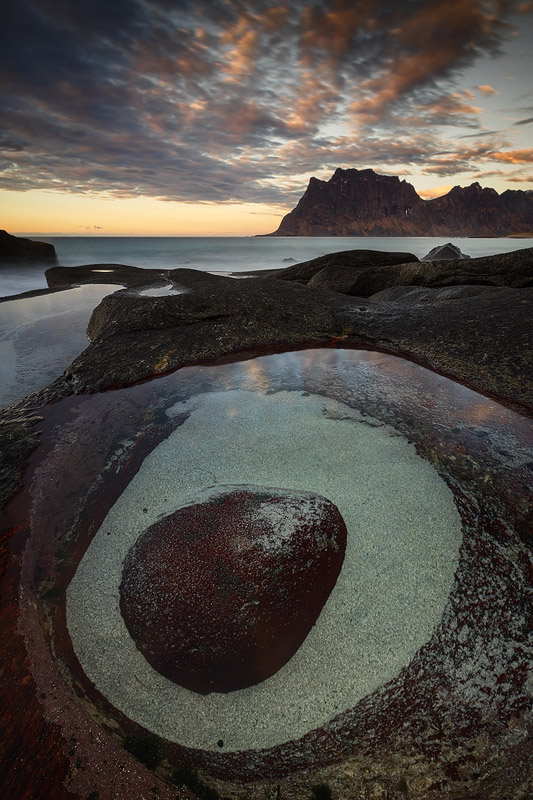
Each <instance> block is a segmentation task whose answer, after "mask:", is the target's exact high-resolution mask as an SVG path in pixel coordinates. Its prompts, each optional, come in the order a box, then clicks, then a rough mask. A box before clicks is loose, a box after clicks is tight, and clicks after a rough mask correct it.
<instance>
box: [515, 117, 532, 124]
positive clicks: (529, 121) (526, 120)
mask: <svg viewBox="0 0 533 800" xmlns="http://www.w3.org/2000/svg"><path fill="white" fill-rule="evenodd" d="M531 122H533V117H528V118H527V119H520V120H518V121H517V122H515V123H514V124H515V125H529V124H530V123H531Z"/></svg>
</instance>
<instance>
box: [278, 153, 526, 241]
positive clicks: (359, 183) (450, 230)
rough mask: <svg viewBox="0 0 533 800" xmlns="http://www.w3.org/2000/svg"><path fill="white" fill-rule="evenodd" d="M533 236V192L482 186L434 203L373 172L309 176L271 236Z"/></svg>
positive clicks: (404, 184) (454, 192) (458, 191)
mask: <svg viewBox="0 0 533 800" xmlns="http://www.w3.org/2000/svg"><path fill="white" fill-rule="evenodd" d="M515 233H533V196H532V193H531V192H523V191H520V190H518V191H511V190H507V191H506V192H503V193H502V194H501V195H500V194H498V192H497V191H496V190H495V189H482V188H481V186H480V185H479V183H473V184H472V185H471V186H467V187H466V188H464V189H463V188H461V187H460V186H455V187H454V188H453V189H452V190H451V191H450V192H448V194H445V195H443V196H442V197H437V198H435V199H434V200H422V198H421V197H419V196H418V194H417V193H416V191H415V189H414V188H413V186H411V184H410V183H407V182H406V181H400V179H399V178H397V177H393V176H388V175H378V174H377V173H375V172H374V170H372V169H363V170H357V169H340V168H339V169H337V170H336V171H335V173H334V175H333V177H332V178H331V179H330V180H329V181H320V180H318V179H317V178H311V180H310V181H309V185H308V187H307V189H306V191H305V193H304V195H303V196H302V198H301V200H300V201H299V202H298V205H297V206H296V208H294V209H293V210H292V211H291V212H290V213H289V214H287V215H286V216H285V217H284V218H283V219H282V221H281V224H280V226H279V228H278V229H277V231H275V232H274V233H271V234H268V235H269V236H507V235H509V234H515Z"/></svg>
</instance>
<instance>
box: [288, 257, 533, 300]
mask: <svg viewBox="0 0 533 800" xmlns="http://www.w3.org/2000/svg"><path fill="white" fill-rule="evenodd" d="M308 263H310V262H308ZM297 266H302V267H303V265H297ZM289 269H292V267H290V268H289ZM302 271H303V270H302ZM277 277H278V278H282V275H281V274H280V275H278V276H277ZM307 285H308V286H309V287H310V288H322V289H329V290H330V291H334V292H342V293H343V294H350V295H354V296H356V297H371V296H373V295H376V293H377V292H381V291H383V290H384V289H389V288H391V287H395V286H426V287H440V286H459V285H461V286H469V285H484V286H510V287H515V288H520V287H527V286H533V248H525V249H524V250H518V251H515V252H514V253H501V254H499V255H495V256H483V257H481V258H471V259H459V260H455V261H426V262H420V261H417V262H414V263H396V264H393V265H392V266H381V265H380V264H379V263H377V264H376V265H375V266H364V265H361V266H359V267H355V266H349V265H347V264H343V263H342V262H341V261H340V260H339V262H337V261H333V262H332V263H330V264H328V266H327V267H325V268H324V269H322V270H320V271H318V272H316V273H315V274H314V275H313V277H312V278H311V279H310V280H309V281H308V283H307Z"/></svg>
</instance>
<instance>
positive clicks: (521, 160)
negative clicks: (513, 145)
mask: <svg viewBox="0 0 533 800" xmlns="http://www.w3.org/2000/svg"><path fill="white" fill-rule="evenodd" d="M491 158H493V159H494V160H495V161H505V162H507V163H508V164H533V148H529V149H525V150H508V151H507V152H504V153H491Z"/></svg>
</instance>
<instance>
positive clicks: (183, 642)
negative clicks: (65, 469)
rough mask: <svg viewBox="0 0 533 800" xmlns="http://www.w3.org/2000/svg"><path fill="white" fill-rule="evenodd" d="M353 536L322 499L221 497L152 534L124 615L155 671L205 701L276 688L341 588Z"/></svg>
mask: <svg viewBox="0 0 533 800" xmlns="http://www.w3.org/2000/svg"><path fill="white" fill-rule="evenodd" d="M345 546H346V526H345V524H344V521H343V519H342V516H341V514H340V512H339V511H338V509H337V508H336V506H334V505H333V503H331V502H330V501H329V500H326V499H325V498H324V497H320V496H319V495H316V494H312V493H310V492H302V491H289V490H284V489H271V488H265V487H255V486H217V487H211V488H210V489H209V490H207V491H206V492H205V493H204V495H203V496H202V498H201V499H200V500H199V502H197V503H195V504H193V505H188V506H186V507H183V508H180V509H178V510H177V511H175V512H174V513H173V514H170V515H169V516H167V517H165V518H164V519H162V520H159V521H158V522H156V523H155V524H153V525H152V526H150V527H149V528H148V529H147V530H146V531H145V532H144V533H142V534H141V536H140V537H139V539H138V540H137V542H136V543H135V545H134V546H133V547H132V549H131V550H130V551H129V553H128V555H127V557H126V559H125V563H124V569H123V573H122V582H121V585H120V597H121V600H120V608H121V612H122V616H123V618H124V621H125V623H126V626H127V628H128V630H129V631H130V633H131V636H132V638H133V640H134V642H135V644H136V646H137V648H138V649H139V650H140V651H141V653H142V654H143V655H144V657H145V658H146V660H147V661H148V662H149V663H150V664H151V665H152V667H154V669H156V670H157V671H158V672H159V673H161V674H162V675H164V676H165V677H167V678H169V680H171V681H174V682H175V683H178V684H179V685H181V686H184V687H185V688H187V689H190V690H191V691H194V692H199V693H201V694H207V693H209V692H230V691H234V690H236V689H243V688H245V687H247V686H252V685H254V684H256V683H260V682H261V681H264V680H266V679H267V678H269V677H270V676H271V675H273V674H274V673H276V672H277V671H278V670H279V669H280V668H281V667H282V666H283V665H284V664H285V663H286V662H287V661H288V660H289V659H290V658H291V657H292V656H293V655H294V653H295V652H296V651H297V650H298V648H299V647H300V645H301V644H302V642H303V641H304V639H305V638H306V637H307V634H308V633H309V631H310V629H311V627H312V626H313V625H314V623H315V622H316V620H317V618H318V616H319V614H320V611H321V609H322V607H323V605H324V603H325V602H326V600H327V598H328V597H329V595H330V593H331V590H332V588H333V587H334V585H335V582H336V580H337V576H338V574H339V572H340V569H341V566H342V562H343V559H344V551H345Z"/></svg>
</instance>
